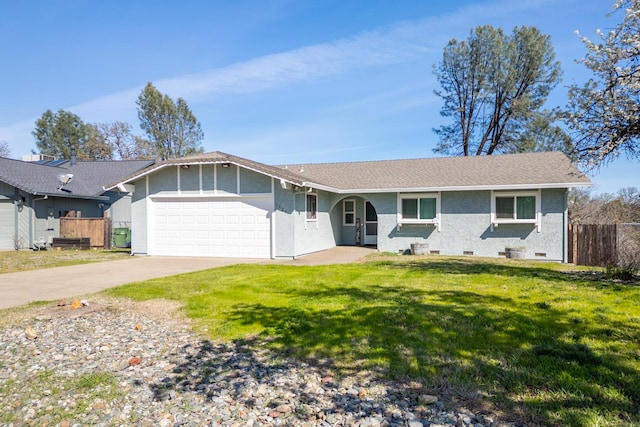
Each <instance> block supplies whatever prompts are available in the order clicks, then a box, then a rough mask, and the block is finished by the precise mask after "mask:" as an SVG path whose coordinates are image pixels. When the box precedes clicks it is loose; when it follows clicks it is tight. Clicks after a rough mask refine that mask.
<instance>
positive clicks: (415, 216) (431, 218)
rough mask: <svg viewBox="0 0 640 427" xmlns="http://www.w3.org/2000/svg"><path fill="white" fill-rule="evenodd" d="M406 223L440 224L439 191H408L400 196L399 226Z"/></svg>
mask: <svg viewBox="0 0 640 427" xmlns="http://www.w3.org/2000/svg"><path fill="white" fill-rule="evenodd" d="M405 224H434V225H437V226H438V227H439V225H440V194H439V193H419V194H418V193H406V194H399V196H398V228H400V227H401V226H402V225H405Z"/></svg>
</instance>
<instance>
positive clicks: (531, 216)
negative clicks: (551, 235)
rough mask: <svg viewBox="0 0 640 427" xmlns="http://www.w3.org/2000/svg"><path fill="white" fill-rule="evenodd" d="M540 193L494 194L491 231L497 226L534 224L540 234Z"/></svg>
mask: <svg viewBox="0 0 640 427" xmlns="http://www.w3.org/2000/svg"><path fill="white" fill-rule="evenodd" d="M540 203H541V193H540V191H523V192H515V193H506V192H495V193H493V196H492V200H491V229H492V230H493V227H497V226H498V225H499V224H535V225H536V229H537V231H538V232H540V220H541V217H542V215H541V213H540Z"/></svg>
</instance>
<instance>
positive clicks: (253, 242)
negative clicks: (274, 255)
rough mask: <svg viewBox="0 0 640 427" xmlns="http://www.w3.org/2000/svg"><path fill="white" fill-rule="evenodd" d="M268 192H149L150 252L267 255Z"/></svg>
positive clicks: (182, 254) (218, 255)
mask: <svg viewBox="0 0 640 427" xmlns="http://www.w3.org/2000/svg"><path fill="white" fill-rule="evenodd" d="M272 211H273V200H272V198H271V195H269V196H259V197H240V196H238V197H228V198H218V197H215V198H213V197H212V198H206V199H202V198H152V202H151V204H150V212H149V218H150V225H151V227H150V236H149V243H150V245H149V254H150V255H164V256H205V257H238V258H270V257H271V213H272Z"/></svg>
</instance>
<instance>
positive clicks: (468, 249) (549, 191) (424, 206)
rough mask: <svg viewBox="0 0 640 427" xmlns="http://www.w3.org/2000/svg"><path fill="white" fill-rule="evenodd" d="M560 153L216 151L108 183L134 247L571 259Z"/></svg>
mask: <svg viewBox="0 0 640 427" xmlns="http://www.w3.org/2000/svg"><path fill="white" fill-rule="evenodd" d="M588 185H590V181H589V179H588V178H587V177H586V176H585V175H584V174H582V173H581V172H580V171H579V170H578V169H576V168H575V167H574V166H573V165H572V164H571V162H570V160H569V159H568V158H567V157H566V156H565V155H564V154H562V153H559V152H549V153H527V154H511V155H497V156H481V157H454V158H428V159H409V160H386V161H367V162H345V163H321V164H304V165H295V166H293V165H287V166H270V165H266V164H263V163H259V162H255V161H252V160H249V159H245V158H241V157H237V156H233V155H229V154H225V153H221V152H212V153H206V154H201V155H196V156H193V157H185V158H179V159H171V160H167V161H163V162H159V163H156V164H154V165H151V166H149V167H147V168H146V169H144V170H141V171H138V172H135V173H134V174H132V175H130V176H128V177H126V178H125V179H123V180H121V181H119V182H115V183H113V184H111V185H110V186H108V188H109V189H112V190H116V189H119V190H120V191H123V192H127V193H132V203H131V209H132V213H131V228H132V246H131V249H132V253H133V254H148V255H170V256H210V257H255V258H292V257H297V256H300V255H304V254H308V253H311V252H316V251H320V250H324V249H328V248H332V247H334V246H337V245H371V246H375V247H377V249H378V250H379V251H381V252H392V253H398V252H406V251H408V250H409V248H410V247H411V245H412V244H413V243H419V244H421V247H423V248H424V247H428V251H429V253H434V254H442V255H475V256H487V257H497V256H501V255H504V254H505V248H507V247H522V248H524V250H525V254H526V257H527V258H534V259H536V258H537V259H546V260H554V261H566V260H567V191H568V189H570V188H574V187H580V186H588Z"/></svg>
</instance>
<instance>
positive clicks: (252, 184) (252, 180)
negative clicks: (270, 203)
mask: <svg viewBox="0 0 640 427" xmlns="http://www.w3.org/2000/svg"><path fill="white" fill-rule="evenodd" d="M240 193H242V194H258V193H271V177H269V176H266V175H262V174H259V173H257V172H254V171H252V170H248V169H240Z"/></svg>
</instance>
